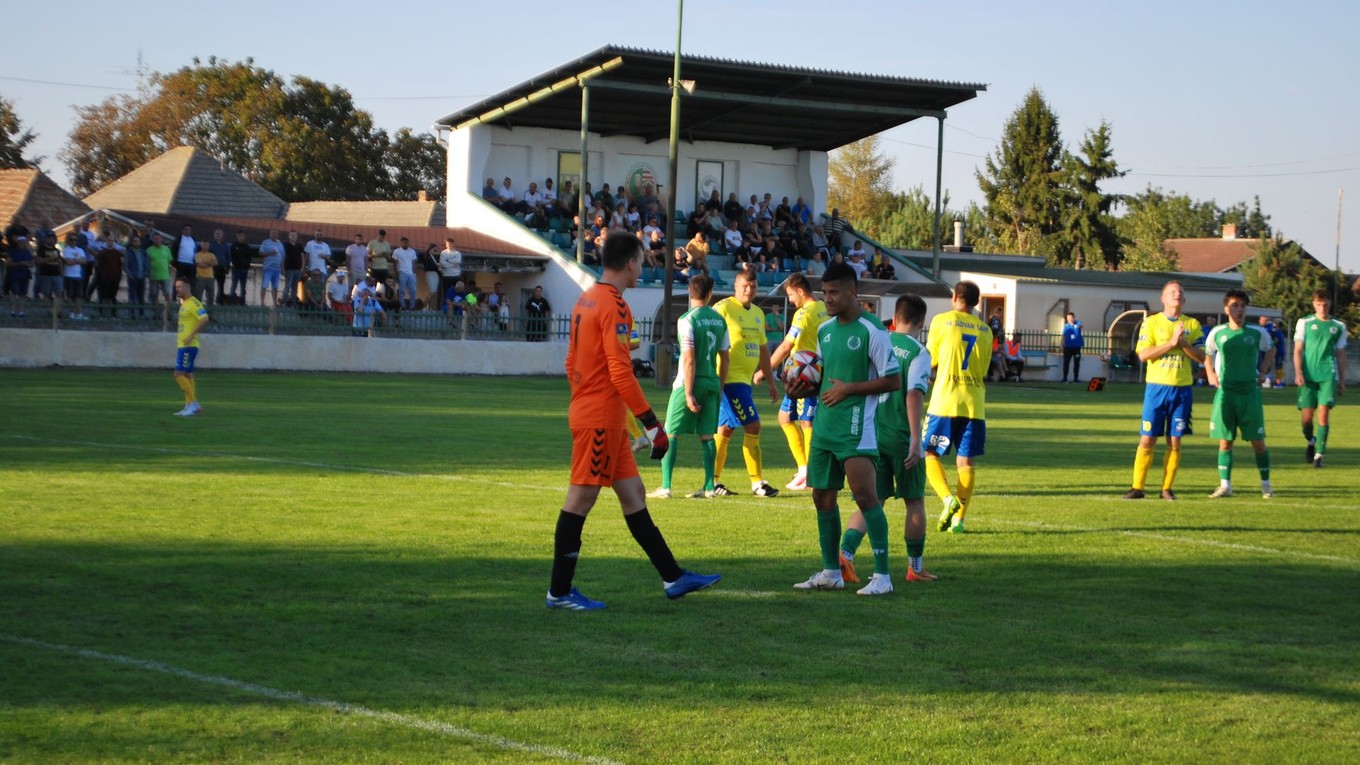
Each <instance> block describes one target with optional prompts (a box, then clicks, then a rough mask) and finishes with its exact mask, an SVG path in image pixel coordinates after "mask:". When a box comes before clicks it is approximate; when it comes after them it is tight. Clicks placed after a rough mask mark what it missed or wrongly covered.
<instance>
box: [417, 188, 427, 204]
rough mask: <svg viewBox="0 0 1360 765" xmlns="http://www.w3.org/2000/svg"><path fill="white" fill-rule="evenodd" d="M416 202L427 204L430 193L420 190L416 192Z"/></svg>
mask: <svg viewBox="0 0 1360 765" xmlns="http://www.w3.org/2000/svg"><path fill="white" fill-rule="evenodd" d="M416 201H417V202H428V201H430V192H428V191H426V190H425V189H421V190H420V191H417V192H416Z"/></svg>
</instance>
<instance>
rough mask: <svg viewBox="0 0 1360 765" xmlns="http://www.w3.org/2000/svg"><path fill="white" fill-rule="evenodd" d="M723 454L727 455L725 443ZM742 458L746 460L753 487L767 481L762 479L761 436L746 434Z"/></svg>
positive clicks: (742, 441)
mask: <svg viewBox="0 0 1360 765" xmlns="http://www.w3.org/2000/svg"><path fill="white" fill-rule="evenodd" d="M722 448H723V453H724V454H726V453H727V443H726V442H723V446H722ZM741 456H743V457H745V458H746V474H747V475H749V476H750V477H751V485H752V486H759V485H760V484H762V483H764V481H765V479H763V478H761V477H760V469H761V464H762V462H761V459H762V455H761V453H760V434H759V433H746V434H745V435H744V436H743V437H742V439H741Z"/></svg>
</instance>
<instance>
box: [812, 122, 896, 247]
mask: <svg viewBox="0 0 1360 765" xmlns="http://www.w3.org/2000/svg"><path fill="white" fill-rule="evenodd" d="M826 170H827V194H826V206H827V211H828V212H829V211H830V210H831V209H832V208H839V209H840V211H841V217H843V218H845V219H846V220H848V221H850V224H851V225H853V226H854V227H855V228H857V229H860V230H861V231H864V233H866V234H868V235H869V236H871V237H874V238H877V232H876V231H875V230H874V229H873V221H874V220H875V219H876V218H877V217H878V216H879V214H880V211H881V210H882V209H883V208H885V207H887V206H888V199H889V197H890V196H891V189H892V170H893V161H892V159H890V158H888V157H886V156H884V155H883V153H882V152H881V151H880V150H879V146H878V136H876V135H871V136H869V137H868V138H862V139H860V140H858V141H855V142H854V143H849V144H846V145H845V146H842V147H840V148H839V149H836V150H835V151H833V152H831V156H830V157H828V158H827V168H826Z"/></svg>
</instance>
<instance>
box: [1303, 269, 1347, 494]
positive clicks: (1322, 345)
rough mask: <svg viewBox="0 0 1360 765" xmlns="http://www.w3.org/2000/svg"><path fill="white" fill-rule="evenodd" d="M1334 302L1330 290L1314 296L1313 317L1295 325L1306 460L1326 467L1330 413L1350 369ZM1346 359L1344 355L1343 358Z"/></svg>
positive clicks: (1344, 332)
mask: <svg viewBox="0 0 1360 765" xmlns="http://www.w3.org/2000/svg"><path fill="white" fill-rule="evenodd" d="M1331 308H1332V299H1331V297H1329V296H1328V295H1327V291H1326V290H1318V291H1316V292H1314V293H1313V311H1314V314H1313V315H1312V316H1306V317H1304V318H1302V319H1299V322H1298V324H1297V325H1295V326H1294V381H1295V382H1297V383H1298V385H1299V411H1300V412H1302V413H1303V414H1302V415H1301V416H1302V417H1303V437H1304V438H1305V439H1306V440H1307V441H1308V448H1307V449H1306V451H1305V452H1304V455H1305V458H1306V459H1307V460H1308V461H1309V462H1311V463H1313V467H1317V468H1320V467H1322V455H1323V454H1325V453H1326V452H1327V434H1328V431H1330V430H1331V418H1330V417H1329V414H1330V412H1331V409H1332V407H1334V406H1336V399H1337V397H1338V396H1344V395H1345V394H1346V370H1345V368H1344V367H1343V366H1341V365H1340V364H1339V363H1338V354H1337V351H1340V350H1342V349H1344V348H1345V347H1346V325H1345V324H1342V323H1341V322H1339V321H1337V320H1336V319H1333V318H1332V317H1331V315H1330V312H1331ZM1341 358H1343V359H1344V356H1343V357H1341ZM1315 409H1316V410H1317V436H1316V437H1314V435H1313V410H1315Z"/></svg>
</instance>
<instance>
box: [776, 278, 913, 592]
mask: <svg viewBox="0 0 1360 765" xmlns="http://www.w3.org/2000/svg"><path fill="white" fill-rule="evenodd" d="M822 299H823V301H824V302H825V304H826V312H827V315H828V316H830V317H831V318H829V319H827V320H826V321H824V322H822V323H821V325H820V326H818V327H817V351H816V352H817V355H819V356H821V358H822V391H821V400H820V401H819V402H818V406H817V413H816V414H815V415H814V416H813V421H812V448H811V450H810V452H809V454H808V473H807V483H808V486H811V487H812V502H813V505H814V506H815V507H816V509H817V531H818V540H819V541H820V543H821V550H822V570H820V571H818V572H816V573H815V574H813V575H812V576H811V577H809V578H808V579H807V581H805V582H799V583H797V584H795V585H794V589H798V590H840V589H844V588H845V579H844V577H843V576H842V575H841V570H840V549H839V544H838V543H839V542H840V536H841V513H840V508H839V505H838V504H837V498H838V497H839V494H840V490H841V487H842V486H844V485H845V484H846V483H847V482H848V483H849V484H850V491H851V493H852V494H854V497H855V502H856V504H857V505H858V506H859V512H860V513H862V514H863V516H864V524H865V527H866V528H867V530H868V534H869V546H870V547H871V548H873V554H874V576H873V578H872V579H870V580H869V583H868V584H867V585H865V586H864V587H861V588H860V589H859V590H858V591H857V592H858V594H860V595H887V594H889V593H891V592H892V589H893V587H892V574H891V572H890V570H889V568H888V518H887V516H885V515H884V514H883V505H882V503H880V502H879V499H878V489H877V486H876V483H877V480H878V473H877V467H876V464H877V462H878V427H877V419H876V414H877V410H878V398H879V396H880V395H882V394H884V393H892V392H893V391H895V390H898V389H899V388H900V387H901V384H902V383H901V380H900V377H899V375H898V363H897V358H896V357H895V356H894V355H893V351H892V341H891V340H889V338H888V332H887V330H885V329H884V328H883V323H882V322H880V321H879V320H878V317H876V316H872V315H869V314H866V313H862V312H861V310H860V307H859V299H858V283H857V280H856V277H855V271H854V269H852V268H850V266H848V265H846V264H844V263H834V264H832V265H830V266H828V267H827V269H826V273H825V274H823V275H822ZM787 392H788V395H789V396H790V397H791V398H801V397H803V396H806V395H809V394H810V393H812V392H813V391H812V389H811V386H808V385H806V384H799V385H795V386H794V387H793V388H792V389H790V390H788V391H787Z"/></svg>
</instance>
